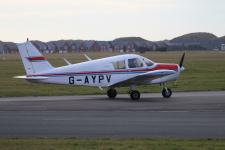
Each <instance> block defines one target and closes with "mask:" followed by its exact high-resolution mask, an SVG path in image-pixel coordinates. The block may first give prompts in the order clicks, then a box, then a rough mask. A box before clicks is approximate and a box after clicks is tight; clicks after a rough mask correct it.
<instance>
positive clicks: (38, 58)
mask: <svg viewBox="0 0 225 150" xmlns="http://www.w3.org/2000/svg"><path fill="white" fill-rule="evenodd" d="M27 59H28V60H29V61H42V60H44V61H45V60H46V59H45V57H42V56H40V57H27Z"/></svg>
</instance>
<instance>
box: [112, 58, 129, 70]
mask: <svg viewBox="0 0 225 150" xmlns="http://www.w3.org/2000/svg"><path fill="white" fill-rule="evenodd" d="M112 64H113V67H114V69H126V65H125V60H120V61H116V62H112Z"/></svg>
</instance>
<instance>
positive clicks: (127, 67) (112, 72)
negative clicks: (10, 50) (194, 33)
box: [15, 40, 185, 100]
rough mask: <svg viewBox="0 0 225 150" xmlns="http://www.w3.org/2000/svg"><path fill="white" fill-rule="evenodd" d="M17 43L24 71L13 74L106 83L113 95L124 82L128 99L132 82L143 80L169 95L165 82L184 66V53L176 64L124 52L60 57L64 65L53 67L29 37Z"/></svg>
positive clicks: (133, 93) (34, 79)
mask: <svg viewBox="0 0 225 150" xmlns="http://www.w3.org/2000/svg"><path fill="white" fill-rule="evenodd" d="M17 46H18V49H19V53H20V55H21V58H22V61H23V65H24V67H25V70H26V75H25V76H16V77H15V78H20V79H25V80H27V81H30V82H38V83H50V84H66V85H82V86H95V87H99V88H100V89H101V88H102V87H106V88H108V90H107V95H108V97H109V98H115V97H116V96H117V91H116V89H115V88H116V87H121V86H128V87H130V92H129V94H130V97H131V99H132V100H139V99H140V93H139V91H137V90H136V86H137V85H143V84H160V85H161V87H162V95H163V97H165V98H169V97H170V96H171V95H172V91H171V89H169V88H167V87H166V83H167V82H169V81H175V80H178V77H179V75H180V73H181V71H183V70H184V67H183V60H184V56H185V53H184V54H183V56H182V58H181V60H180V64H179V65H178V64H165V63H155V62H153V61H151V60H149V59H147V58H145V57H142V56H139V55H136V54H125V55H118V56H112V57H106V58H102V59H96V60H92V59H91V58H89V57H88V56H87V55H85V57H86V58H87V59H88V61H86V62H81V63H77V64H71V63H70V62H69V61H67V60H66V59H64V60H65V62H66V63H67V65H66V66H62V67H57V68H55V67H53V66H52V65H51V64H50V63H49V62H48V61H47V60H46V58H45V57H43V55H42V54H41V53H40V52H39V51H38V49H37V48H36V47H35V46H34V45H33V44H32V43H31V42H30V41H28V40H27V42H25V43H22V44H18V45H17Z"/></svg>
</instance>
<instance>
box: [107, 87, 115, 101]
mask: <svg viewBox="0 0 225 150" xmlns="http://www.w3.org/2000/svg"><path fill="white" fill-rule="evenodd" d="M107 95H108V97H109V98H110V99H114V98H116V95H117V91H116V90H115V89H109V90H108V91H107Z"/></svg>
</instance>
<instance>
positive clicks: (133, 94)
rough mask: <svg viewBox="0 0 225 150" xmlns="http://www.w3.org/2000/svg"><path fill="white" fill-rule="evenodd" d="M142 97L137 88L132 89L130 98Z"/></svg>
mask: <svg viewBox="0 0 225 150" xmlns="http://www.w3.org/2000/svg"><path fill="white" fill-rule="evenodd" d="M140 97H141V94H140V92H138V91H137V90H133V91H130V98H131V99H132V100H139V99H140Z"/></svg>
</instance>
